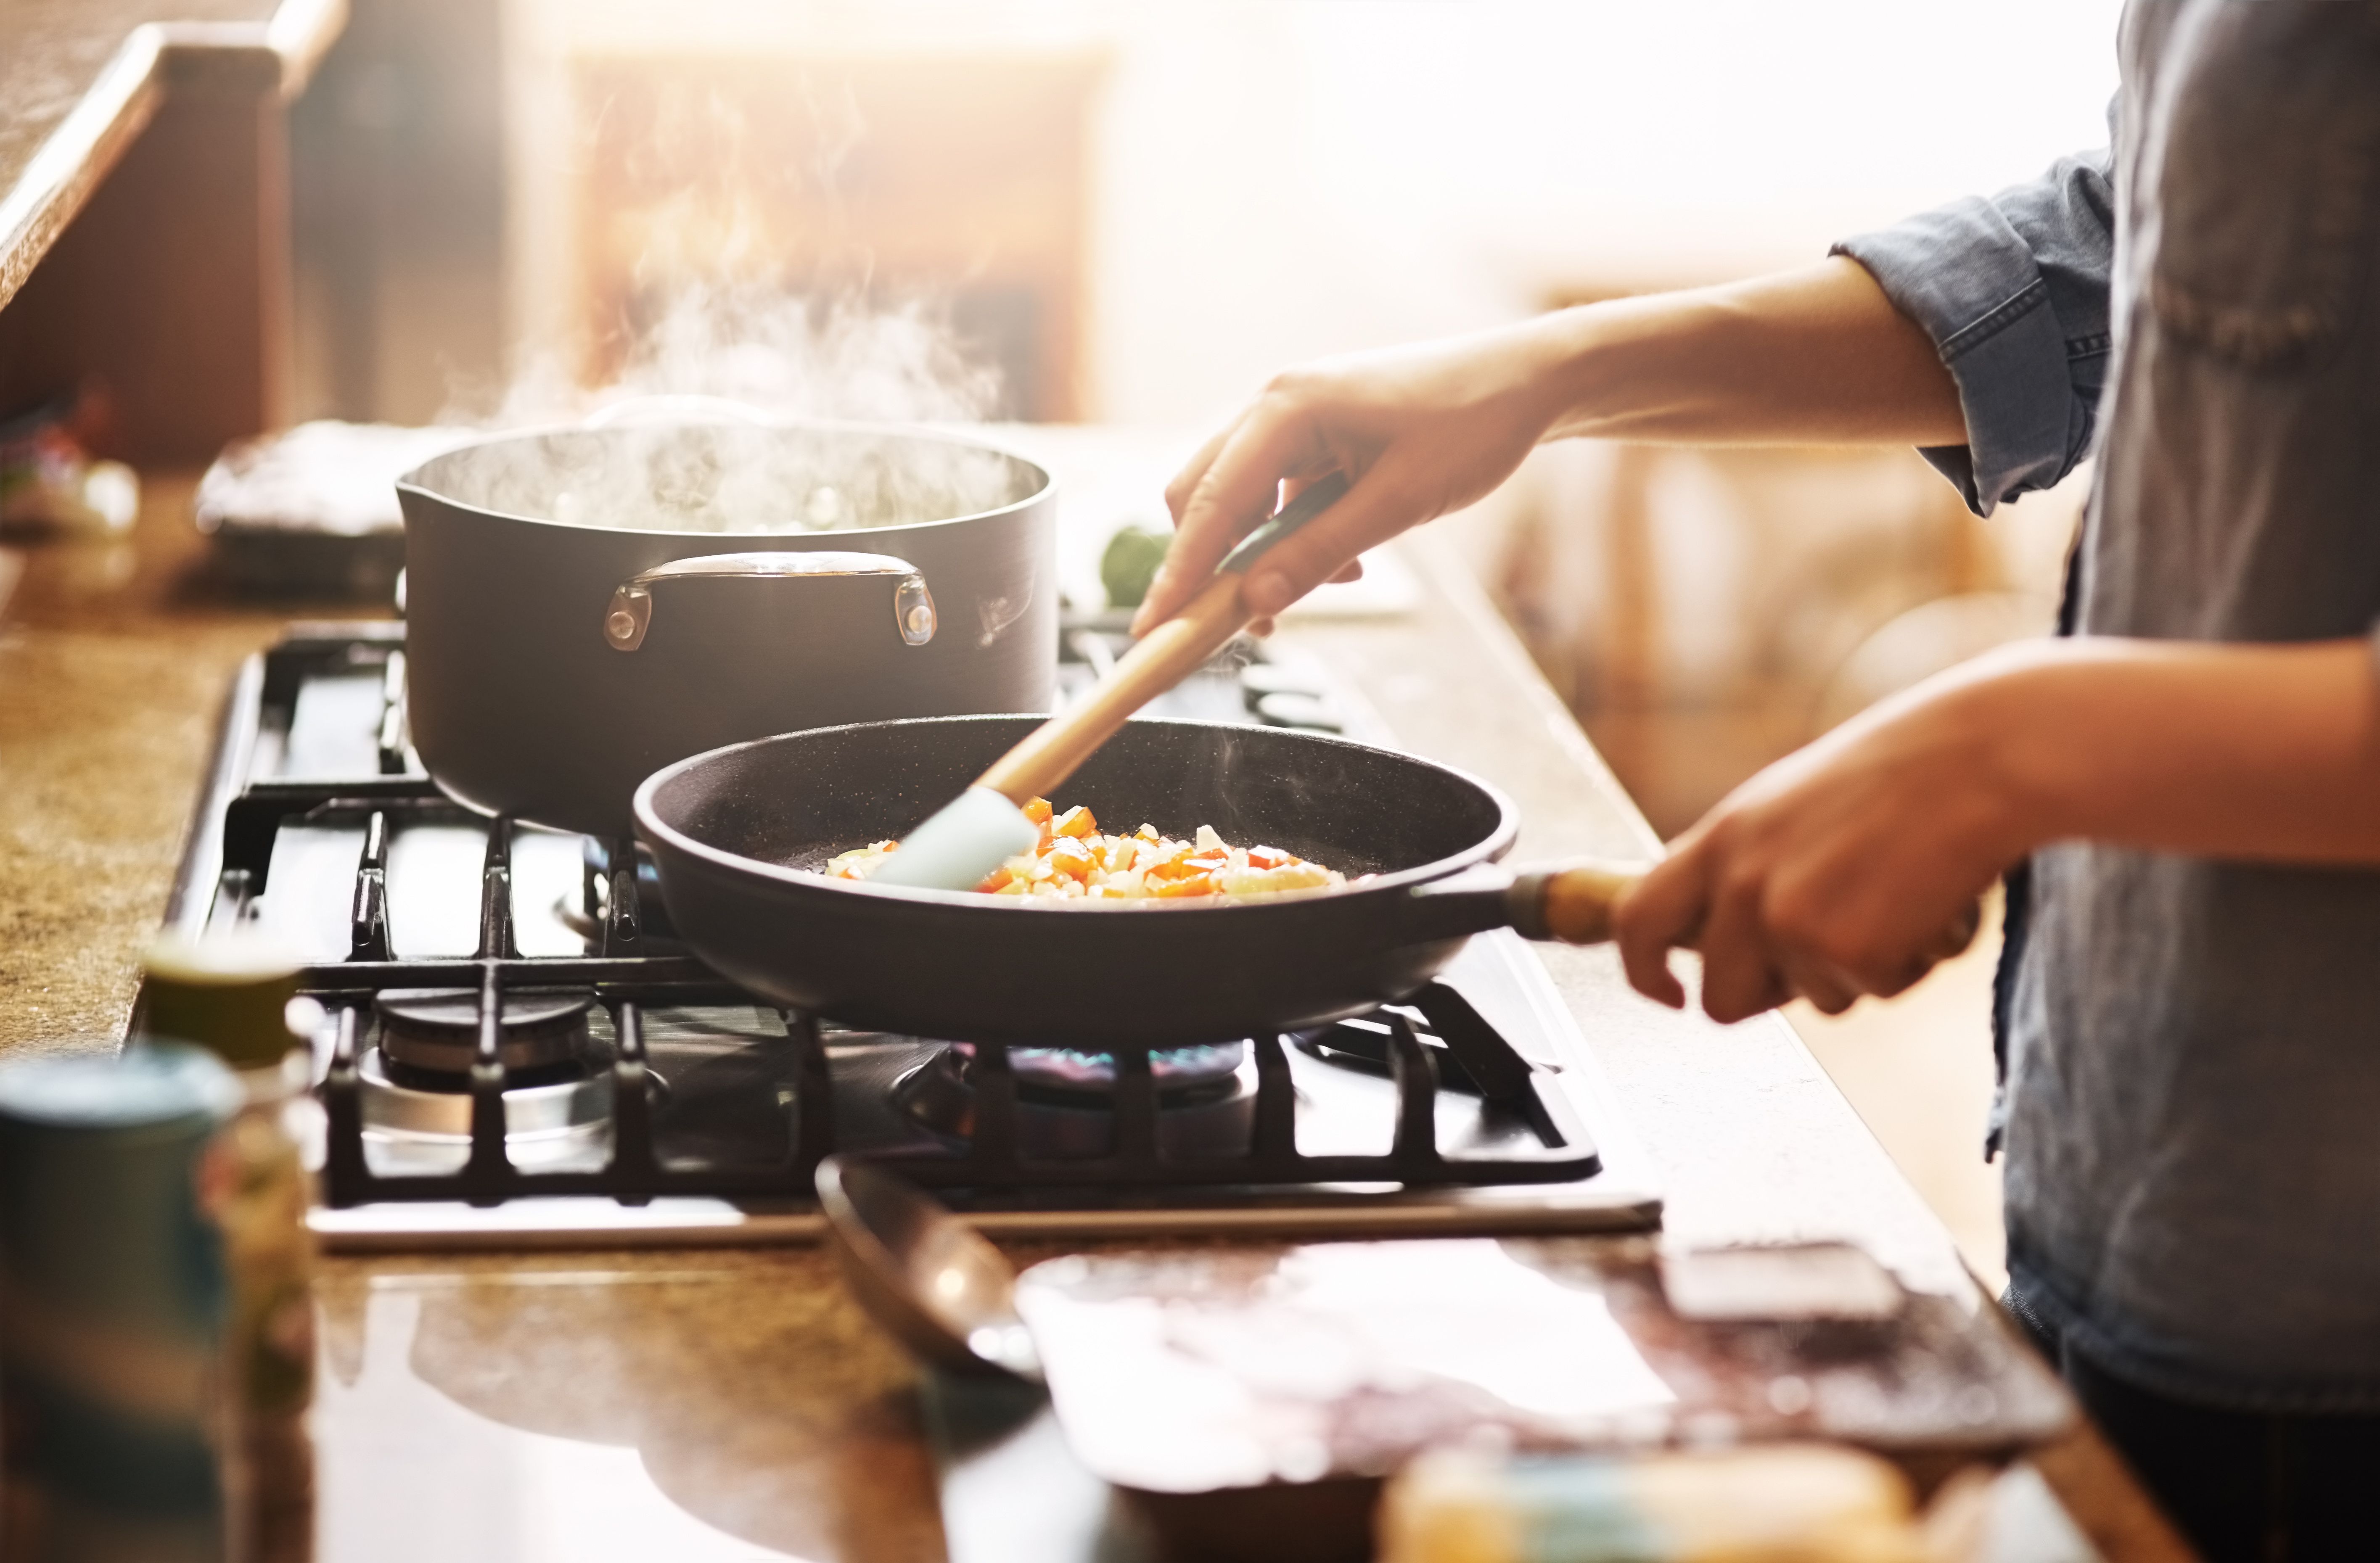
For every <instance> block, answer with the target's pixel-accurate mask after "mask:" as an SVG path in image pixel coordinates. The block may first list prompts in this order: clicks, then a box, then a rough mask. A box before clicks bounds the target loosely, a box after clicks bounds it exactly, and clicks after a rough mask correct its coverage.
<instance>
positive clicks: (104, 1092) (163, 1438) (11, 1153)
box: [0, 1047, 240, 1563]
mask: <svg viewBox="0 0 2380 1563" xmlns="http://www.w3.org/2000/svg"><path fill="white" fill-rule="evenodd" d="M239 1100H240V1091H239V1086H238V1084H237V1082H236V1081H235V1080H234V1078H233V1077H232V1075H231V1074H230V1072H228V1071H226V1070H225V1068H224V1067H223V1065H222V1064H221V1063H220V1062H219V1061H218V1060H215V1059H214V1058H212V1057H211V1056H210V1055H208V1054H206V1053H204V1052H202V1051H200V1050H199V1049H197V1048H174V1047H155V1048H132V1049H128V1050H127V1051H126V1052H125V1053H123V1054H122V1055H121V1056H119V1057H113V1058H79V1057H67V1058H42V1059H31V1060H24V1061H22V1062H18V1063H13V1064H9V1065H7V1066H6V1067H5V1068H0V1395H5V1406H6V1426H5V1429H0V1446H5V1455H6V1501H5V1505H0V1553H5V1554H6V1557H9V1558H11V1559H14V1560H18V1563H43V1560H50V1559H59V1560H64V1559H74V1560H76V1563H83V1560H87V1559H90V1560H97V1559H117V1558H122V1559H140V1560H141V1563H152V1560H154V1563H185V1560H189V1563H200V1560H213V1559H217V1558H219V1557H222V1556H223V1521H224V1512H225V1506H224V1502H223V1491H222V1484H221V1480H220V1477H219V1474H218V1468H217V1461H216V1457H215V1403H216V1396H215V1375H216V1363H217V1344H218V1340H219V1338H220V1331H221V1328H222V1323H223V1315H224V1301H225V1278H224V1268H223V1254H222V1240H221V1238H220V1236H219V1234H218V1233H217V1231H216V1230H215V1228H214V1227H213V1225H212V1223H211V1222H209V1221H208V1220H207V1218H206V1217H205V1216H204V1214H203V1213H202V1211H201V1210H200V1203H199V1197H198V1188H197V1180H198V1167H199V1163H200V1157H201V1156H202V1155H203V1153H204V1150H205V1147H206V1145H208V1143H209V1141H210V1140H211V1139H212V1137H213V1135H214V1134H215V1133H216V1131H217V1129H218V1128H219V1127H220V1126H221V1125H222V1124H223V1122H224V1121H225V1120H226V1119H227V1118H228V1117H229V1116H230V1115H231V1114H232V1113H233V1112H235V1111H236V1110H237V1108H238V1104H239Z"/></svg>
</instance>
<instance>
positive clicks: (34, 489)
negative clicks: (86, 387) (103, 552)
mask: <svg viewBox="0 0 2380 1563" xmlns="http://www.w3.org/2000/svg"><path fill="white" fill-rule="evenodd" d="M82 416H83V412H82V406H81V401H80V399H79V398H77V397H71V396H67V397H60V398H59V399H58V400H56V401H55V402H51V403H48V404H45V405H43V406H38V407H35V408H32V409H31V410H30V411H27V412H22V413H18V414H17V415H15V416H13V417H10V418H0V532H12V533H24V532H33V533H63V532H98V533H108V532H121V531H123V530H125V529H126V528H128V527H130V526H131V525H132V522H133V519H134V517H136V516H137V515H139V514H140V478H139V477H138V476H136V475H135V474H134V472H133V470H132V469H131V468H130V467H128V466H125V465H124V464H123V463H122V462H120V461H99V460H94V459H93V458H92V457H91V454H90V453H89V451H88V450H87V449H86V448H85V444H84V442H83V440H82V438H81V437H80V436H79V434H78V433H77V431H76V425H77V422H78V419H79V418H81V417H82Z"/></svg>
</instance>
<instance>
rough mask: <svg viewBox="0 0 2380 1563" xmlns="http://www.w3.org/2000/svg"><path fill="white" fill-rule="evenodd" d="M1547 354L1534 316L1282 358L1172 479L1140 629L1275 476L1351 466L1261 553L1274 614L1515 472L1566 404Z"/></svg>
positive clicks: (1261, 514) (1257, 570)
mask: <svg viewBox="0 0 2380 1563" xmlns="http://www.w3.org/2000/svg"><path fill="white" fill-rule="evenodd" d="M1549 368H1550V359H1549V356H1548V353H1547V352H1546V351H1545V349H1544V347H1543V346H1542V345H1540V343H1539V342H1538V340H1537V338H1536V333H1534V332H1533V331H1532V329H1531V328H1530V327H1528V326H1525V325H1524V326H1520V327H1512V328H1507V329H1504V330H1500V331H1494V332H1486V333H1479V334H1477V335H1474V336H1466V337H1459V338H1456V339H1454V340H1451V341H1448V342H1437V343H1424V344H1421V345H1416V346H1411V347H1400V348H1395V349H1391V350H1389V351H1385V352H1378V353H1365V354H1360V355H1356V356H1354V357H1342V358H1327V359H1322V360H1319V361H1318V362H1315V363H1311V364H1306V365H1303V366H1301V367H1299V368H1296V369H1292V370H1283V371H1282V372H1281V374H1279V375H1276V376H1275V377H1274V378H1273V381H1272V383H1271V384H1269V385H1268V386H1267V387H1266V388H1265V390H1264V393H1263V394H1261V395H1259V396H1258V397H1257V399H1256V400H1255V401H1254V402H1251V403H1250V404H1249V405H1248V406H1246V407H1245V409H1243V410H1242V411H1241V412H1240V413H1239V415H1238V416H1237V417H1235V418H1233V419H1232V421H1231V422H1230V423H1228V424H1226V425H1225V426H1224V427H1223V429H1222V430H1220V432H1218V433H1217V434H1216V435H1215V436H1214V438H1212V439H1210V440H1208V442H1207V443H1206V444H1205V445H1204V446H1203V447H1201V448H1200V450H1199V452H1198V454H1196V455H1195V456H1193V457H1191V458H1190V461H1189V464H1188V465H1187V466H1184V467H1183V469H1182V471H1181V474H1180V475H1179V476H1178V477H1176V478H1175V479H1173V481H1172V483H1171V484H1169V485H1168V486H1167V488H1166V491H1165V503H1166V505H1167V507H1168V508H1170V509H1171V510H1172V512H1173V524H1174V527H1175V531H1174V536H1173V544H1172V549H1171V550H1170V551H1168V552H1167V554H1166V560H1165V563H1164V566H1163V567H1162V568H1161V569H1160V571H1159V572H1158V576H1157V578H1156V580H1155V581H1154V582H1153V583H1152V584H1151V585H1150V587H1149V591H1148V596H1147V600H1145V601H1144V602H1143V603H1142V604H1141V608H1140V612H1139V613H1138V614H1137V615H1135V618H1134V620H1133V630H1134V633H1135V634H1139V633H1141V632H1144V631H1146V630H1147V629H1148V628H1150V627H1151V626H1152V625H1155V624H1159V623H1160V622H1162V621H1163V620H1165V619H1167V618H1169V617H1171V616H1172V614H1173V613H1174V612H1177V611H1179V610H1180V609H1181V608H1182V607H1183V605H1184V604H1185V603H1186V602H1188V601H1189V600H1190V599H1191V598H1192V597H1194V596H1196V594H1197V591H1198V589H1199V588H1201V587H1203V586H1204V585H1206V583H1207V581H1208V578H1209V577H1211V576H1213V574H1214V571H1215V566H1216V565H1217V564H1218V563H1221V561H1222V558H1223V555H1224V554H1226V553H1228V552H1230V551H1231V550H1232V547H1233V544H1235V543H1237V542H1238V541H1239V540H1240V539H1241V538H1243V537H1245V535H1246V534H1247V533H1248V532H1250V531H1251V530H1253V529H1254V528H1255V527H1257V526H1258V525H1259V524H1261V523H1262V522H1263V521H1264V520H1265V519H1266V517H1268V516H1269V515H1272V513H1273V511H1274V510H1275V509H1276V508H1278V502H1279V501H1280V499H1281V486H1282V485H1283V484H1284V483H1286V484H1288V485H1289V486H1290V488H1291V490H1292V492H1294V490H1295V489H1296V487H1297V486H1298V485H1299V484H1301V483H1302V482H1304V481H1306V480H1309V479H1315V478H1319V477H1322V476H1324V475H1325V474H1327V473H1330V472H1332V471H1334V470H1343V471H1344V472H1345V473H1346V474H1347V475H1348V477H1349V478H1350V479H1352V480H1353V482H1354V488H1353V489H1352V490H1350V491H1349V492H1348V493H1347V495H1346V497H1344V498H1343V499H1342V500H1340V501H1339V503H1336V504H1334V505H1332V506H1331V507H1330V509H1329V510H1328V511H1326V512H1325V513H1324V514H1323V515H1321V516H1319V517H1318V518H1317V519H1316V520H1315V521H1314V522H1313V523H1312V524H1310V525H1309V526H1307V527H1305V529H1304V530H1302V531H1300V532H1298V533H1297V534H1296V535H1295V536H1294V537H1292V538H1291V539H1288V540H1287V541H1285V542H1283V543H1281V545H1280V546H1278V547H1277V548H1274V549H1273V550H1272V551H1269V552H1268V553H1266V554H1265V555H1264V556H1263V557H1262V558H1261V559H1260V560H1258V561H1257V563H1256V564H1255V566H1254V567H1253V568H1252V569H1251V570H1250V572H1249V576H1248V581H1247V585H1246V586H1245V588H1244V592H1245V601H1246V603H1247V605H1248V607H1249V608H1250V609H1251V610H1252V611H1253V612H1255V614H1256V616H1257V619H1258V620H1259V621H1260V624H1259V627H1260V628H1261V627H1262V624H1261V621H1264V620H1267V619H1269V618H1270V617H1271V615H1273V614H1275V613H1278V612H1281V610H1282V609H1284V608H1286V607H1288V606H1289V605H1290V604H1291V603H1293V602H1294V601H1296V600H1298V599H1299V598H1301V597H1303V596H1305V594H1306V593H1307V592H1309V591H1311V590H1313V589H1314V588H1316V587H1318V586H1319V585H1321V584H1322V583H1323V582H1324V581H1326V580H1333V579H1353V578H1354V576H1357V575H1359V574H1361V572H1362V565H1361V564H1360V563H1356V556H1357V555H1358V554H1360V553H1362V552H1363V551H1365V550H1366V549H1367V548H1370V547H1372V546H1374V545H1375V544H1378V543H1380V542H1383V541H1386V540H1387V539H1390V538H1391V537H1394V536H1395V535H1396V534H1397V533H1399V532H1402V531H1403V530H1404V529H1405V528H1406V527H1413V526H1416V525H1418V524H1420V523H1421V522H1424V521H1428V520H1431V519H1433V518H1435V517H1437V516H1439V515H1445V514H1446V513H1447V512H1448V511H1451V510H1456V509H1460V508H1461V507H1462V506H1463V505H1466V504H1469V503H1471V502H1473V501H1474V500H1476V499H1478V498H1479V497H1480V496H1481V495H1483V494H1485V493H1487V492H1488V491H1489V490H1491V489H1493V488H1494V487H1495V486H1496V485H1497V484H1499V483H1500V482H1502V481H1503V480H1504V479H1505V478H1507V477H1508V476H1510V475H1511V473H1512V469H1513V468H1514V467H1516V466H1519V465H1520V464H1521V458H1522V457H1523V456H1525V455H1526V454H1528V453H1529V450H1530V448H1531V447H1532V446H1534V445H1535V444H1536V442H1537V441H1538V440H1539V439H1540V438H1541V437H1542V436H1543V435H1544V434H1545V432H1546V430H1547V429H1548V426H1549V425H1550V424H1551V423H1552V422H1553V420H1554V418H1555V417H1556V416H1557V415H1558V412H1559V410H1560V409H1559V406H1558V405H1557V402H1558V398H1557V396H1556V394H1555V388H1554V387H1553V386H1552V385H1551V384H1550V381H1551V379H1552V378H1553V377H1552V375H1551V373H1550V372H1549Z"/></svg>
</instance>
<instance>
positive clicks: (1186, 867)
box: [1141, 847, 1203, 882]
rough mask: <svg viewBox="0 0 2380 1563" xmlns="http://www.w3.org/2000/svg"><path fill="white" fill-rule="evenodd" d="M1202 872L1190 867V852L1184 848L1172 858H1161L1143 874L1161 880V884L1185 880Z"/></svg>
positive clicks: (1144, 870)
mask: <svg viewBox="0 0 2380 1563" xmlns="http://www.w3.org/2000/svg"><path fill="white" fill-rule="evenodd" d="M1201 872H1203V870H1201V869H1198V868H1194V867H1192V866H1190V850H1189V849H1188V848H1187V847H1184V848H1182V849H1180V850H1178V851H1176V852H1175V853H1174V854H1172V856H1170V857H1164V858H1160V859H1159V860H1158V861H1157V862H1155V863H1152V864H1150V865H1149V866H1147V867H1146V868H1144V869H1142V870H1141V873H1142V874H1143V875H1144V876H1145V877H1146V878H1150V879H1155V880H1159V881H1160V882H1161V881H1163V880H1167V879H1179V878H1186V877H1187V876H1189V875H1192V874H1196V873H1201Z"/></svg>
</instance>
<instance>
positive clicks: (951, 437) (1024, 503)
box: [396, 418, 1058, 548]
mask: <svg viewBox="0 0 2380 1563" xmlns="http://www.w3.org/2000/svg"><path fill="white" fill-rule="evenodd" d="M681 421H682V423H683V424H685V425H686V426H687V427H702V426H709V425H711V424H715V423H717V422H719V421H720V420H717V419H711V420H705V419H702V418H685V419H683V420H681ZM645 427H652V426H650V425H648V426H645ZM734 427H738V428H755V429H769V430H784V431H787V432H798V431H804V430H807V431H814V432H823V433H831V434H897V435H902V436H905V437H908V438H917V439H927V440H935V441H940V442H942V443H944V444H952V445H965V446H968V447H970V448H972V449H975V450H978V451H988V452H990V454H993V455H997V456H1005V457H1006V458H1007V459H1009V460H1010V461H1013V462H1014V463H1016V464H1017V465H1018V466H1023V467H1026V468H1029V469H1030V470H1032V471H1034V472H1037V473H1038V474H1040V477H1041V482H1040V486H1039V487H1038V488H1037V489H1035V490H1034V491H1033V492H1031V493H1030V494H1027V495H1026V496H1025V497H1024V498H1022V499H1015V500H1011V501H1009V502H1008V503H1005V504H996V505H993V506H992V507H990V509H988V510H971V511H968V512H966V513H965V514H964V515H941V516H936V517H935V518H933V519H932V520H929V521H900V522H895V523H894V524H893V525H892V526H889V527H834V528H832V529H829V530H826V531H799V532H695V531H687V530H686V529H684V528H681V527H594V526H589V525H588V524H587V523H586V522H583V521H558V520H556V519H554V518H553V516H551V515H522V514H521V513H520V512H519V511H516V510H500V509H497V508H496V507H495V506H493V505H485V504H473V503H469V502H468V501H465V500H459V499H455V498H454V497H453V496H451V495H448V494H443V493H441V492H439V491H437V490H436V489H433V488H431V486H430V485H429V483H428V482H427V481H425V480H424V479H423V478H422V476H421V474H422V472H423V470H424V469H425V468H428V467H430V466H433V465H435V464H436V463H438V462H441V461H443V460H445V459H446V458H447V457H449V456H453V455H459V454H462V453H463V452H465V451H476V450H483V449H486V448H487V447H489V446H491V445H500V444H506V443H510V442H515V441H529V440H540V439H547V438H551V437H552V436H553V435H556V434H586V433H590V432H597V433H600V432H601V430H589V429H588V428H587V427H586V426H585V425H584V424H577V423H557V424H552V425H544V426H540V427H537V428H531V429H506V430H492V431H490V432H489V433H488V434H487V435H486V436H485V437H484V438H481V439H477V440H472V441H469V442H466V443H464V444H460V445H457V446H455V448H454V449H453V450H451V451H441V452H440V453H438V454H436V455H434V456H431V457H429V458H428V459H426V460H424V461H422V462H420V463H419V464H418V465H416V466H413V467H411V468H410V469H408V470H407V471H406V472H405V473H404V474H403V475H402V476H400V477H399V478H398V479H397V480H396V490H397V492H398V493H399V494H400V495H402V494H406V493H413V494H418V495H419V496H420V497H421V498H423V499H425V500H428V501H431V502H432V503H437V504H441V505H444V506H445V507H446V508H447V509H449V510H454V511H458V512H461V513H463V514H465V515H474V516H479V517H480V518H482V519H486V520H492V521H512V522H517V523H519V524H521V525H523V526H528V527H553V528H554V529H555V530H557V531H563V532H593V533H601V534H606V535H613V534H616V535H618V536H621V537H630V538H690V539H696V540H698V541H701V542H706V543H720V544H722V545H725V544H737V545H748V546H753V547H768V546H774V547H777V548H787V547H790V546H791V545H790V544H788V542H787V541H786V539H795V538H828V539H832V538H849V537H885V536H890V535H896V534H905V535H908V536H913V537H914V536H916V535H917V533H920V532H925V531H929V530H933V529H936V528H940V527H955V526H957V525H958V524H960V523H961V522H966V521H986V520H990V519H991V518H993V517H995V516H1001V515H1014V514H1016V513H1017V512H1019V511H1022V510H1026V509H1030V508H1031V507H1032V506H1034V505H1037V504H1040V503H1043V502H1045V501H1047V500H1048V499H1050V497H1051V496H1052V495H1054V494H1055V493H1056V492H1057V491H1058V479H1057V477H1056V475H1055V474H1054V473H1052V472H1051V471H1050V468H1049V467H1047V466H1043V465H1042V464H1041V463H1040V462H1038V461H1035V460H1034V459H1033V458H1032V457H1031V456H1028V455H1025V454H1021V453H1020V452H1017V451H1014V450H1011V449H1010V448H1008V447H1007V446H1005V445H1003V444H1001V443H1000V442H998V441H996V440H990V439H985V438H982V437H979V436H977V435H973V434H963V433H960V432H957V431H956V430H950V429H943V428H940V427H938V426H936V425H933V424H929V423H898V422H881V423H880V422H871V421H868V420H867V419H863V418H775V419H771V421H770V422H768V423H766V424H750V425H743V424H738V425H735V426H734Z"/></svg>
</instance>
